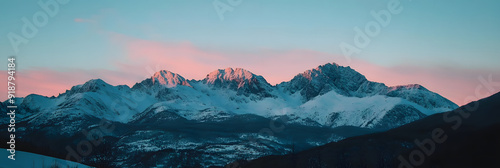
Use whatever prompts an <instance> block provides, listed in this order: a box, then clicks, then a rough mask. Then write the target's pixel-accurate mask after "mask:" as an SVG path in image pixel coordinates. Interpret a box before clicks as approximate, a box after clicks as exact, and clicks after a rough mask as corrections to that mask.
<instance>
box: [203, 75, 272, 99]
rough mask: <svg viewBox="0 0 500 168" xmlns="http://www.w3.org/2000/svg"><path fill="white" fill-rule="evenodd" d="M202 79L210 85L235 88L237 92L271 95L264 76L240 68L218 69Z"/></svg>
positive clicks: (269, 85) (269, 86) (263, 95)
mask: <svg viewBox="0 0 500 168" xmlns="http://www.w3.org/2000/svg"><path fill="white" fill-rule="evenodd" d="M202 81H203V83H205V84H207V85H209V86H212V87H216V88H228V89H232V90H236V91H237V92H238V94H243V95H250V94H255V95H259V96H261V97H269V96H272V95H271V94H270V92H271V90H272V88H271V84H269V83H268V82H267V81H266V79H264V77H262V76H259V75H255V74H253V73H252V72H250V71H248V70H245V69H242V68H235V69H233V68H226V69H219V70H216V71H213V72H211V73H209V74H208V75H207V77H206V78H205V79H203V80H202Z"/></svg>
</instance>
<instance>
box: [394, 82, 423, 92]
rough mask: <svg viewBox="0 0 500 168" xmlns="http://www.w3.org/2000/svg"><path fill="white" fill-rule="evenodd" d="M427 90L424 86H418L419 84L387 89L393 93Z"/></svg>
mask: <svg viewBox="0 0 500 168" xmlns="http://www.w3.org/2000/svg"><path fill="white" fill-rule="evenodd" d="M412 89H416V90H427V89H426V88H425V87H424V86H422V85H419V84H409V85H398V86H391V87H389V91H394V90H412Z"/></svg>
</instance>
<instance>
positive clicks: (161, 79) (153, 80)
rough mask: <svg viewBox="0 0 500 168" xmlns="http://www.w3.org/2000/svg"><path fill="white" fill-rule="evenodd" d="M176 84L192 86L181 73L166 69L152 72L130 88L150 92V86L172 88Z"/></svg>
mask: <svg viewBox="0 0 500 168" xmlns="http://www.w3.org/2000/svg"><path fill="white" fill-rule="evenodd" d="M176 86H188V87H192V86H191V84H190V83H189V82H188V81H187V80H186V79H185V78H184V77H182V76H181V75H179V74H176V73H173V72H170V71H167V70H161V71H158V72H156V73H154V74H153V76H151V77H150V78H147V79H145V80H143V81H141V82H140V83H136V84H135V85H134V86H133V87H132V89H133V90H143V91H146V92H150V91H151V90H150V88H152V87H154V88H164V87H166V88H172V87H176Z"/></svg>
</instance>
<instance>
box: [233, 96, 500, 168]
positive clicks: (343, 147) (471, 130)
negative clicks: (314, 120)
mask: <svg viewBox="0 0 500 168" xmlns="http://www.w3.org/2000/svg"><path fill="white" fill-rule="evenodd" d="M498 109H500V93H496V94H494V95H492V96H490V97H487V98H484V99H481V100H478V101H474V102H471V103H469V104H467V105H464V106H462V107H460V108H457V109H455V110H452V111H449V112H445V113H438V114H434V115H431V116H429V117H426V118H423V119H421V120H418V121H415V122H412V123H409V124H406V125H403V126H401V127H398V128H395V129H391V130H389V131H385V132H380V133H374V134H369V135H362V136H358V137H351V138H347V139H344V140H342V141H339V142H332V143H328V144H326V145H322V146H319V147H315V148H312V149H309V150H305V151H301V152H297V153H291V154H288V155H283V156H265V157H261V158H259V159H256V160H252V161H246V160H241V161H237V162H233V163H232V164H229V165H227V166H226V167H243V168H250V167H259V168H265V167H273V168H277V167H278V168H279V167H286V168H291V167H313V168H314V167H400V168H413V167H440V168H447V167H450V168H458V167H485V168H486V167H488V168H489V167H491V168H494V167H499V166H500V163H499V162H498V161H497V158H499V157H500V153H499V152H498V151H500V135H499V134H498V132H499V131H500V113H499V111H498Z"/></svg>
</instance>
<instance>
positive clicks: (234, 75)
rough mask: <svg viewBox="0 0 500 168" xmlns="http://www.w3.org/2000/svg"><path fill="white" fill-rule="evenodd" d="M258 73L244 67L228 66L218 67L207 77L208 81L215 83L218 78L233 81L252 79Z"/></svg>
mask: <svg viewBox="0 0 500 168" xmlns="http://www.w3.org/2000/svg"><path fill="white" fill-rule="evenodd" d="M256 76H257V75H255V74H253V73H252V72H250V71H248V70H245V69H243V68H235V69H233V68H226V69H218V70H216V71H213V72H211V73H209V74H208V75H207V77H206V78H205V80H206V82H207V83H211V84H213V83H214V82H215V81H216V80H224V81H232V80H251V79H253V78H254V77H256Z"/></svg>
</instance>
